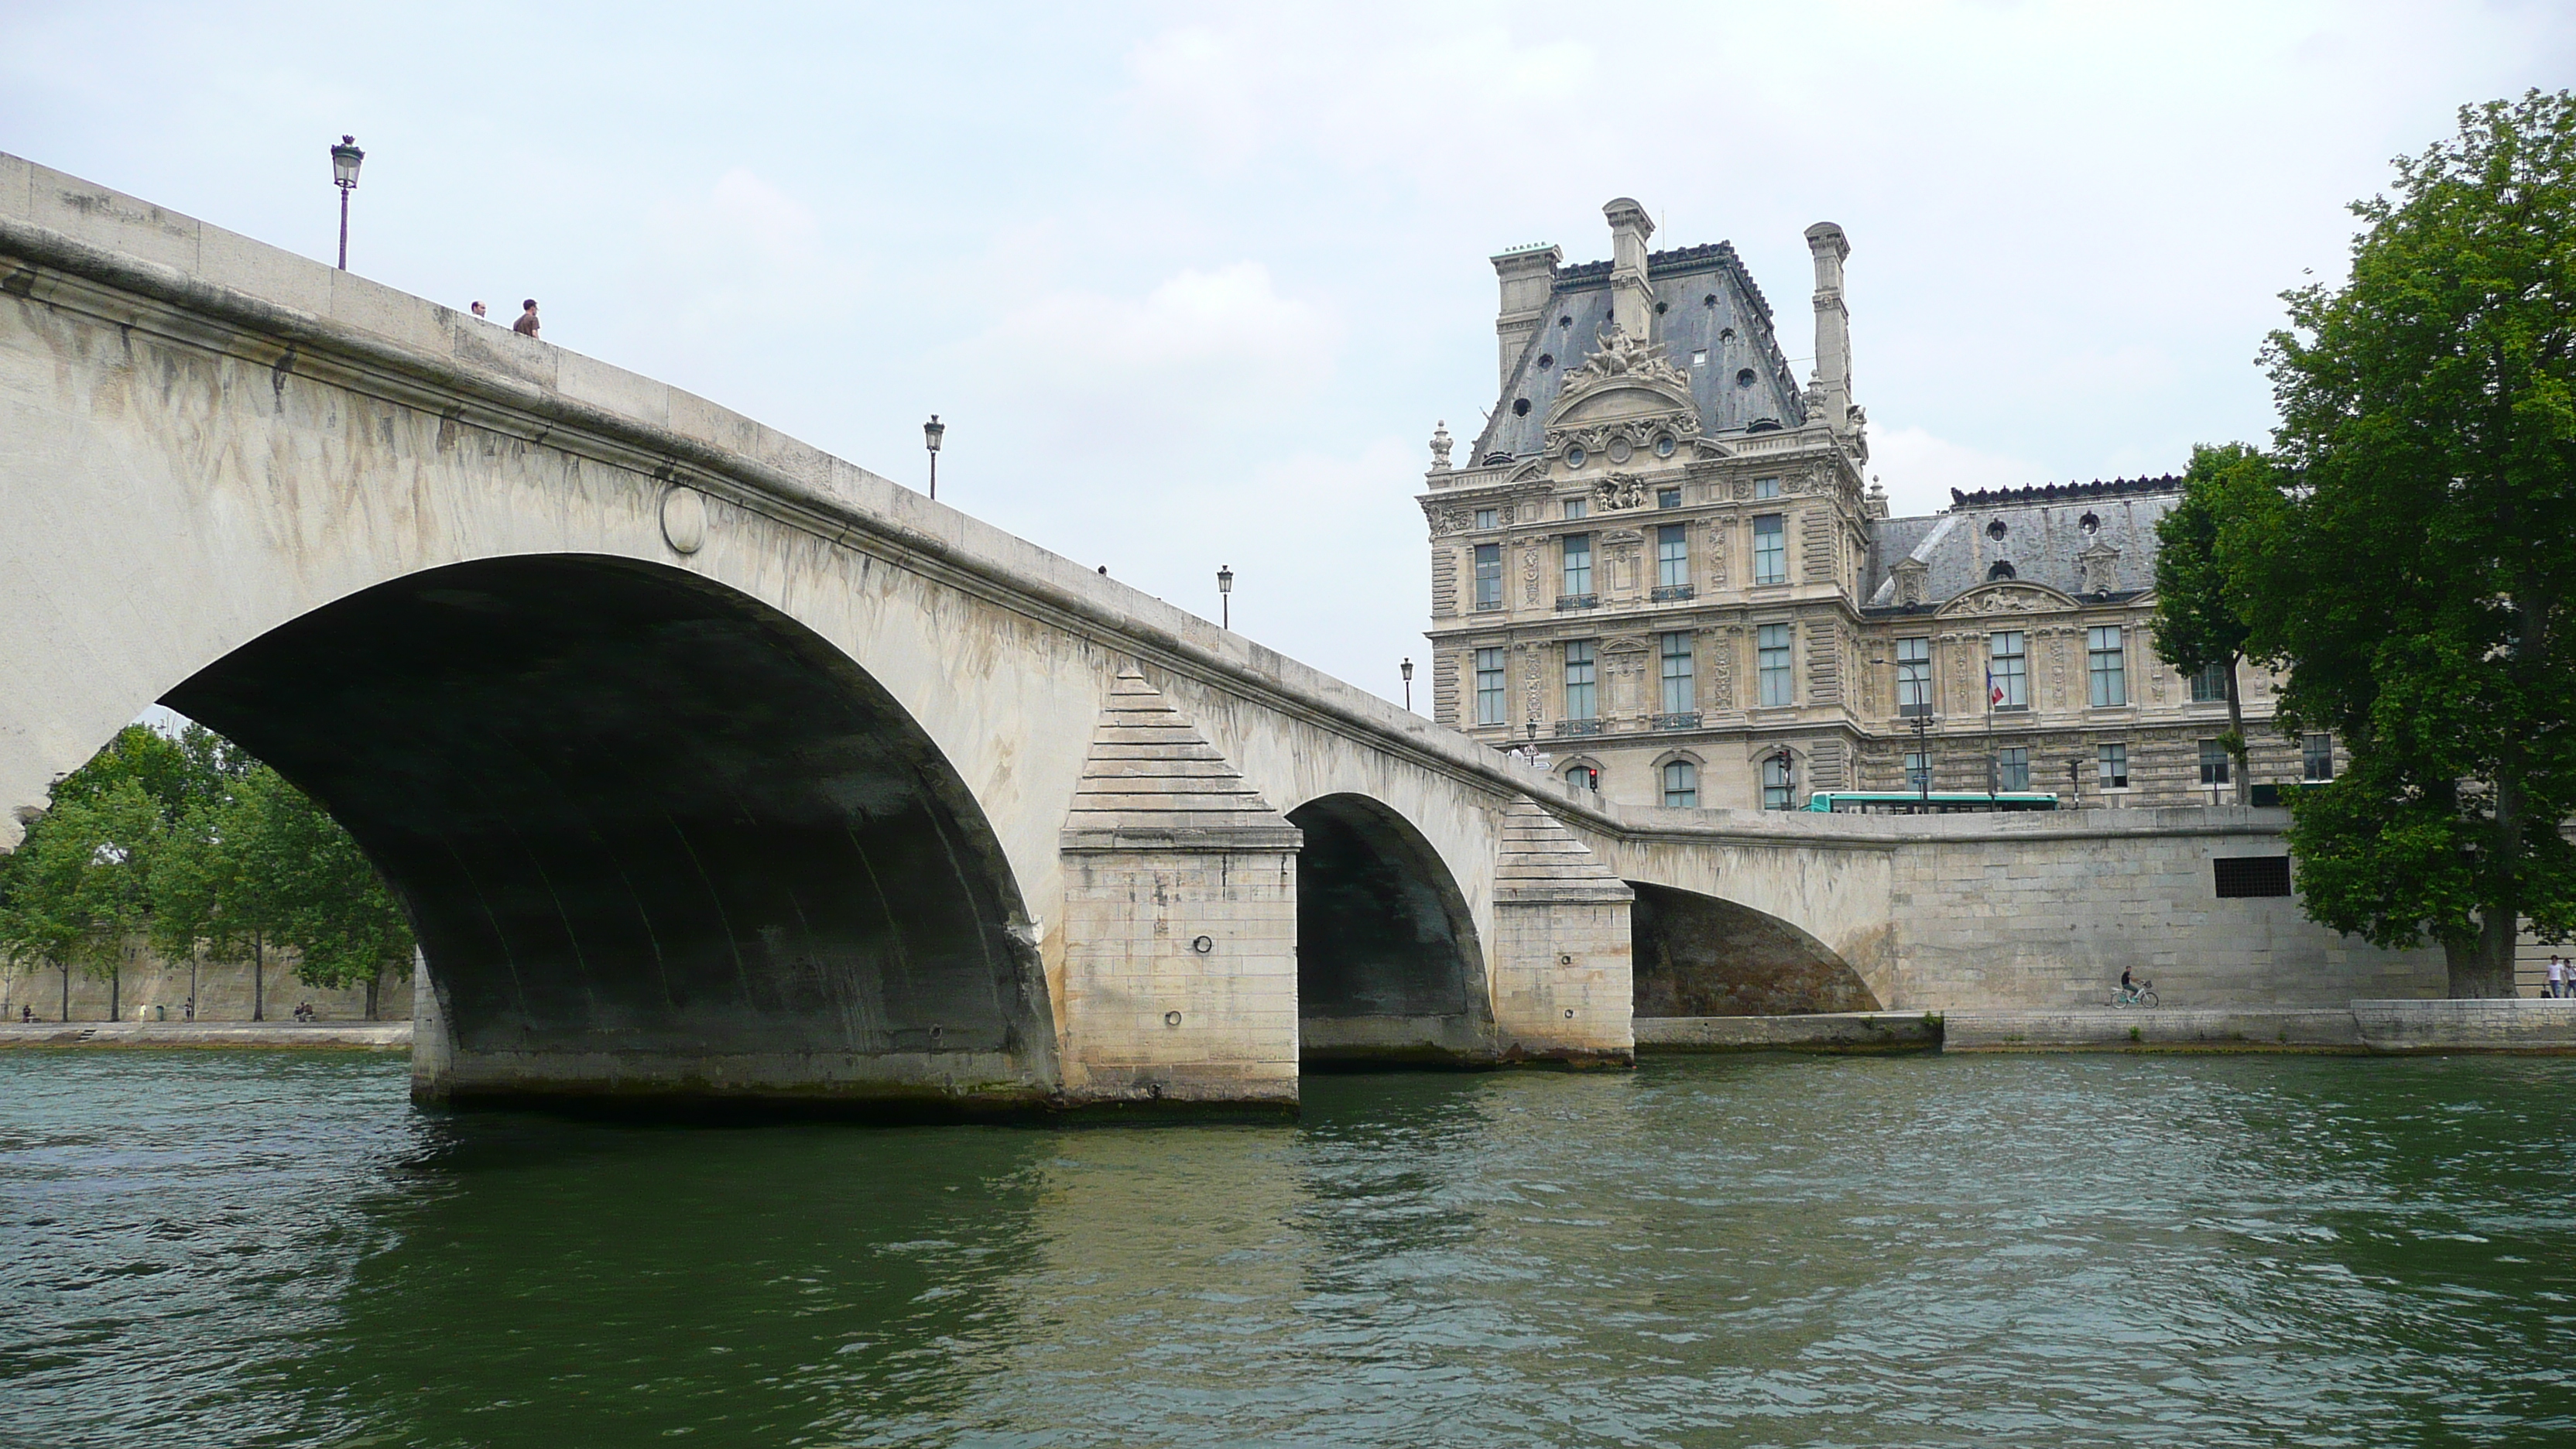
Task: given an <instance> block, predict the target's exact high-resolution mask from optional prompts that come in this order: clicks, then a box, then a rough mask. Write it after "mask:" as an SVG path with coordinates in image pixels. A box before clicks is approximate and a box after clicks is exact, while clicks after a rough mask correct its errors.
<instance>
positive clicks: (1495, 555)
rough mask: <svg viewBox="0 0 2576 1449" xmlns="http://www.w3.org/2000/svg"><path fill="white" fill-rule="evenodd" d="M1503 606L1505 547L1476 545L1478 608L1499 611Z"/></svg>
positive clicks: (1496, 544) (1495, 544) (1486, 544)
mask: <svg viewBox="0 0 2576 1449" xmlns="http://www.w3.org/2000/svg"><path fill="white" fill-rule="evenodd" d="M1502 606H1503V546H1502V545H1501V544H1499V543H1480V544H1478V545H1476V607H1477V608H1479V609H1499V608H1501V607H1502Z"/></svg>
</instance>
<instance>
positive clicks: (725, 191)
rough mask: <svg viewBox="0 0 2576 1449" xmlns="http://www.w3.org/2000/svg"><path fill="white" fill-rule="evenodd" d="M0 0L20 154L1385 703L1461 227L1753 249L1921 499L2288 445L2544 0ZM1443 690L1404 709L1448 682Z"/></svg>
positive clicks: (1409, 623) (1441, 403)
mask: <svg viewBox="0 0 2576 1449" xmlns="http://www.w3.org/2000/svg"><path fill="white" fill-rule="evenodd" d="M536 9H537V7H524V6H519V5H478V4H473V3H463V0H448V3H441V4H436V5H412V4H400V3H377V4H369V5H362V4H349V3H346V0H342V3H337V4H332V5H327V6H324V5H313V6H295V5H265V6H262V5H223V6H214V5H207V4H203V3H194V4H185V5H133V4H119V3H115V0H82V3H78V4H68V3H66V4H54V3H30V0H0V33H5V36H6V39H7V44H6V45H5V46H0V149H5V150H8V151H13V152H17V153H19V154H22V155H25V156H28V157H31V158H33V159H35V160H38V161H41V162H43V163H45V164H47V165H51V166H55V167H59V168H61V169H63V170H66V171H70V172H74V173H76V174H79V175H81V176H85V177H88V178H90V179H92V180H95V181H99V182H102V183H104V184H107V185H110V186H114V187H117V188H119V189H121V190H124V191H129V192H132V193H135V194H137V195H139V196H143V197H145V198H148V199H150V200H152V201H155V202H158V203H161V204H163V205H166V206H170V207H173V208H176V209H178V210H180V211H184V212H188V213H191V214H193V215H196V216H198V217H202V218H204V219H206V220H208V221H211V222H214V223H216V224H218V225H221V226H225V227H229V228H231V229H233V230H236V231H241V232H245V233H247V234H249V235H251V236H254V237H257V238H260V239H262V240H264V241H268V242H272V243H275V244H277V245H280V246H284V247H290V248H294V249H296V250H299V251H302V252H304V253H306V254H308V255H311V256H314V257H318V258H324V259H328V258H329V256H330V254H331V249H332V246H333V240H334V227H335V224H336V212H335V210H334V206H335V193H334V191H333V190H332V188H331V185H330V179H329V163H328V159H327V156H326V154H325V153H326V149H327V147H328V145H329V144H330V142H332V141H334V140H336V139H337V138H338V137H339V135H340V134H341V133H342V132H344V131H345V132H350V133H354V134H355V135H356V136H357V137H358V139H359V143H360V144H361V145H363V146H364V147H365V148H366V150H367V163H366V171H365V176H364V181H363V184H362V186H361V187H360V189H359V191H358V193H357V196H356V212H355V221H354V223H353V233H354V236H353V240H352V243H351V254H352V255H351V264H352V266H353V267H354V268H355V269H357V270H359V271H361V272H364V273H365V274H367V275H369V276H371V277H375V278H377V279H380V280H382V281H385V282H389V283H391V284H393V285H395V286H397V287H401V288H403V289H405V290H407V291H412V292H416V293H419V294H421V295H423V296H427V297H431V298H435V299H437V300H439V301H441V302H445V303H448V304H451V305H454V306H459V307H461V306H463V305H464V304H465V303H466V302H468V301H470V300H472V299H475V298H480V299H482V300H484V301H485V302H487V303H490V304H491V305H492V308H493V311H494V313H495V315H496V316H507V315H511V314H514V313H515V312H516V303H517V301H518V300H519V299H520V298H522V297H526V296H535V297H537V298H540V299H541V300H542V303H543V310H544V315H545V318H546V338H547V340H548V341H551V342H555V343H559V344H561V345H562V346H565V347H569V348H572V349H575V350H577V351H581V352H584V353H588V354H590V355H592V356H596V357H599V358H603V359H605V360H607V361H609V362H613V363H616V364H618V365H619V366H622V367H627V368H632V369H634V370H636V371H639V372H643V373H646V374H649V375H651V376H654V377H658V378H662V379H666V380H668V381H670V382H673V383H676V384H678V385H680V386H683V387H686V388H689V389H691V390H693V391H696V392H699V393H702V394H704V395H706V396H708V397H710V398H713V399H715V400H716V401H718V402H721V403H723V404H725V405H727V406H730V407H733V408H736V409H739V410H740V411H743V412H745V413H748V414H750V415H752V416H753V417H756V418H759V419H760V420H762V421H763V422H766V423H769V424H771V425H772V426H775V427H778V428H780V429H783V430H785V431H787V432H789V433H792V434H795V435H797V436H800V437H802V438H805V439H806V440H808V441H810V442H812V443H814V444H816V445H818V446H820V447H823V448H825V449H827V450H829V451H831V452H834V453H837V454H839V455H841V456H843V457H845V458H848V459H850V460H852V461H853V462H856V463H859V464H861V465H863V466H865V467H868V468H871V469H874V470H876V471H877V472H880V473H884V474H887V475H889V476H891V477H894V478H896V479H899V480H903V481H906V482H911V483H914V484H915V485H916V486H918V484H919V481H920V478H921V475H922V463H923V458H922V449H921V431H920V424H921V422H922V419H923V418H924V417H925V416H926V415H927V414H929V413H931V412H933V411H936V412H938V413H939V414H940V415H941V416H942V418H944V419H945V420H946V421H947V422H948V424H949V425H950V430H949V433H948V443H947V450H946V451H945V453H943V455H942V457H941V468H940V472H941V479H940V493H941V497H942V499H943V500H945V501H953V502H954V503H956V504H957V505H958V506H959V507H962V508H964V509H966V510H968V511H969V512H972V513H974V514H976V515H978V516H980V517H983V518H985V519H988V520H990V521H992V522H994V523H997V524H999V525H1001V526H1002V527H1005V528H1008V529H1010V530H1012V531H1014V532H1016V533H1020V534H1023V535H1025V536H1027V537H1029V538H1031V539H1034V540H1036V541H1037V542H1038V543H1040V544H1042V545H1044V546H1046V547H1048V548H1051V549H1054V550H1056V551H1058V552H1060V553H1064V554H1067V555H1070V556H1071V557H1073V558H1075V559H1077V560H1079V561H1081V562H1083V563H1085V564H1106V565H1108V566H1109V569H1110V571H1111V572H1112V573H1113V574H1114V575H1116V576H1117V577H1119V578H1121V579H1124V580H1126V581H1128V582H1130V583H1133V584H1136V585H1137V586H1139V587H1142V588H1145V589H1147V590H1149V591H1151V592H1153V593H1155V594H1158V595H1161V596H1163V597H1164V598H1167V599H1169V600H1171V601H1173V602H1174V603H1177V604H1180V605H1183V606H1185V607H1189V608H1193V609H1196V610H1198V611H1199V612H1202V613H1205V614H1208V615H1210V616H1213V615H1214V614H1215V612H1216V597H1215V587H1214V582H1213V576H1214V574H1215V572H1216V569H1217V567H1218V565H1220V564H1231V565H1232V566H1233V568H1234V569H1235V572H1236V574H1237V576H1238V582H1237V583H1236V586H1235V587H1236V592H1235V611H1234V616H1235V622H1236V625H1237V627H1238V628H1240V629H1241V630H1243V631H1244V632H1245V633H1248V634H1250V635H1252V636H1254V637H1256V638H1258V639H1260V640H1262V641H1263V642H1265V643H1267V644H1270V645H1273V646H1275V647H1277V648H1279V649H1282V650H1284V651H1286V652H1287V653H1289V654H1292V655H1295V656H1297V657H1299V658H1302V659H1305V660H1307V661H1309V662H1311V663H1313V664H1316V665H1318V666H1320V667H1322V668H1324V669H1326V670H1329V671H1331V672H1332V673H1335V674H1338V675H1340V676H1342V677H1343V678H1345V679H1349V680H1351V681H1353V682H1354V683H1357V684H1360V685H1363V686H1365V687H1367V688H1370V689H1373V690H1376V691H1377V692H1378V693H1381V694H1384V695H1387V696H1389V697H1390V698H1392V697H1395V696H1396V695H1397V694H1398V692H1399V688H1400V686H1399V685H1398V682H1397V675H1396V668H1395V665H1396V661H1397V659H1399V658H1400V657H1402V656H1404V655H1406V654H1412V655H1414V656H1415V657H1416V658H1417V659H1419V658H1420V657H1422V641H1421V639H1420V636H1419V630H1420V629H1421V627H1422V625H1423V622H1424V614H1425V611H1426V609H1427V607H1428V604H1427V600H1428V593H1429V585H1428V569H1427V565H1426V562H1425V558H1424V544H1423V526H1422V519H1421V514H1420V512H1419V509H1418V507H1417V506H1416V504H1415V503H1414V502H1413V497H1414V495H1415V494H1416V493H1417V492H1419V491H1420V489H1421V487H1422V478H1421V473H1422V469H1423V468H1424V467H1425V466H1426V465H1427V463H1428V454H1427V451H1426V448H1425V442H1424V440H1425V439H1426V438H1427V437H1428V436H1429V435H1430V432H1431V429H1432V425H1433V424H1434V423H1435V422H1437V421H1440V420H1442V419H1446V420H1447V422H1448V423H1449V426H1450V429H1451V431H1452V432H1455V433H1458V434H1460V435H1461V436H1462V437H1468V436H1472V435H1473V433H1474V432H1475V431H1476V429H1477V427H1478V425H1479V423H1480V420H1481V418H1482V416H1483V414H1484V411H1485V410H1486V409H1488V408H1490V407H1491V406H1492V405H1493V404H1494V401H1495V386H1496V385H1495V365H1494V332H1493V322H1494V305H1495V292H1494V283H1493V275H1492V271H1491V269H1490V267H1489V266H1488V265H1487V262H1486V258H1487V257H1488V256H1490V255H1491V254H1492V253H1494V252H1496V251H1499V250H1502V249H1504V248H1506V247H1510V246H1515V245H1519V244H1523V243H1529V242H1539V241H1552V242H1555V243H1557V244H1559V245H1561V246H1563V247H1564V248H1565V251H1566V256H1567V260H1568V261H1585V260H1590V259H1593V258H1597V257H1603V256H1607V255H1608V253H1609V242H1608V234H1607V231H1606V229H1605V227H1604V225H1603V222H1602V219H1601V204H1602V203H1603V202H1604V201H1606V200H1608V199H1609V198H1611V197H1613V196H1619V195H1629V196H1634V197H1636V198H1637V199H1638V200H1640V201H1642V202H1643V203H1644V204H1645V205H1646V207H1647V209H1648V210H1649V211H1650V212H1652V213H1653V214H1654V216H1655V217H1656V218H1657V220H1658V223H1659V225H1660V228H1661V229H1660V230H1659V231H1658V232H1657V234H1656V236H1655V241H1654V244H1655V245H1656V246H1657V247H1658V248H1662V247H1671V246H1685V245H1692V244H1696V243H1700V242H1707V241H1715V240H1719V239H1724V240H1729V241H1732V242H1733V243H1734V244H1735V246H1736V248H1737V250H1738V251H1739V252H1741V253H1742V254H1743V256H1744V257H1745V259H1746V261H1747V262H1748V263H1749V264H1750V266H1751V267H1752V269H1753V273H1754V276H1755V279H1756V281H1757V282H1758V283H1759V284H1760V285H1761V286H1762V287H1763V289H1764V290H1765V291H1766V293H1767V294H1768V295H1769V296H1770V298H1771V300H1772V303H1773V304H1774V306H1775V307H1776V308H1777V309H1778V310H1779V314H1780V323H1781V334H1782V336H1781V341H1782V345H1783V346H1784V348H1785V349H1786V350H1787V351H1788V353H1789V354H1790V356H1791V357H1793V358H1795V359H1798V363H1797V366H1798V371H1799V373H1800V375H1801V376H1804V374H1805V372H1806V366H1807V364H1806V358H1807V357H1808V355H1809V354H1810V353H1811V352H1812V351H1813V337H1812V327H1811V322H1810V317H1811V313H1810V312H1809V309H1808V303H1807V298H1808V292H1809V289H1810V285H1811V273H1810V270H1809V265H1808V261H1807V254H1806V249H1805V246H1804V243H1803V242H1802V240H1801V238H1800V233H1801V231H1802V230H1803V229H1804V228H1805V227H1806V226H1807V224H1808V223H1810V222H1814V221H1819V220H1831V221H1836V222H1840V223H1841V224H1842V225H1843V227H1844V228H1845V229H1846V231H1848V233H1849V234H1850V237H1851V242H1852V257H1851V261H1850V267H1849V284H1848V287H1849V297H1850V303H1851V309H1852V332H1853V346H1854V363H1853V370H1854V378H1855V384H1856V389H1855V390H1856V395H1857V398H1858V400H1859V401H1860V402H1861V403H1862V404H1863V405H1864V406H1865V407H1866V408H1867V409H1868V411H1869V416H1870V420H1871V441H1872V446H1873V450H1874V455H1875V456H1874V462H1873V471H1875V472H1876V473H1878V474H1879V475H1880V476H1881V477H1882V478H1883V479H1884V480H1885V482H1886V484H1887V487H1888V489H1889V491H1890V493H1891V494H1893V495H1894V498H1895V502H1896V506H1897V508H1898V510H1899V511H1900V512H1927V511H1931V510H1934V509H1936V508H1938V507H1940V506H1941V505H1942V504H1943V503H1946V501H1947V497H1948V494H1947V490H1948V489H1949V488H1951V487H1953V486H1961V487H1977V486H1992V485H2019V484H2024V483H2039V482H2048V481H2064V480H2068V479H2089V478H2095V477H2106V478H2107V477H2110V476H2113V475H2115V474H2137V473H2141V472H2146V473H2158V472H2164V471H2167V470H2171V469H2178V468H2179V467H2180V466H2181V464H2182V462H2183V461H2184V458H2185V456H2186V454H2187V451H2188V449H2189V447H2190V445H2191V444H2192V443H2193V442H2195V441H2220V440H2226V439H2233V438H2245V439H2258V438H2260V437H2261V436H2262V435H2263V434H2264V432H2265V430H2266V429H2267V428H2268V427H2269V425H2270V422H2271V412H2270V400H2269V392H2268V388H2267V386H2266V384H2265V382H2264V380H2263V378H2262V376H2261V374H2260V373H2259V372H2258V371H2257V370H2256V368H2255V365H2254V354H2255V350H2256V348H2257V347H2258V346H2259V344H2260V342H2261V339H2262V335H2263V333H2264V331H2265V330H2266V329H2267V328H2269V327H2271V326H2273V325H2275V324H2276V323H2277V321H2278V319H2279V317H2280V304H2279V302H2278V300H2277V294H2278V293H2279V292H2280V291H2281V290H2282V289H2284V288H2286V287H2290V286H2295V285H2297V284H2299V283H2300V282H2301V281H2302V280H2304V279H2305V278H2306V277H2307V275H2308V272H2309V269H2313V270H2314V272H2315V274H2316V275H2318V276H2322V277H2328V278H2333V277H2336V276H2339V275H2340V273H2341V270H2342V261H2343V257H2344V254H2345V249H2346V246H2347V244H2348V239H2349V236H2350V234H2351V231H2352V219H2351V217H2350V216H2349V215H2348V213H2347V212H2346V211H2345V210H2344V206H2345V203H2347V202H2349V201H2351V200H2352V199H2354V198H2356V197H2360V196H2364V195H2367V194H2370V193H2372V192H2375V191H2377V190H2380V189H2381V188H2382V187H2383V186H2384V185H2385V184H2386V181H2387V178H2388V175H2389V172H2388V166H2387V162H2388V158H2389V157H2390V156H2392V155H2394V154H2396V153H2398V152H2401V151H2417V150H2421V149H2422V148H2423V147H2424V146H2426V145H2427V144H2429V143H2431V142H2432V141H2434V140H2436V139H2438V138H2439V137H2441V136H2443V135H2444V134H2446V133H2448V132H2449V131H2450V130H2451V129H2452V126H2453V112H2454V110H2455V109H2456V108H2457V107H2458V106H2459V105H2461V104H2463V103H2467V102H2473V101H2478V100H2484V99H2489V98H2494V97H2499V96H2506V95H2512V94H2517V93H2519V92H2520V91H2522V90H2523V89H2524V88H2526V87H2529V86H2533V85H2543V86H2550V85H2557V84H2563V83H2565V82H2566V80H2567V78H2568V77H2569V76H2570V75H2576V23H2571V21H2570V18H2569V15H2570V8H2569V7H2567V6H2565V5H2563V4H2555V5H2553V4H2528V5H2523V4H2494V5H2471V4H2461V5H2434V4H2412V5H2370V4H2361V3H2343V4H2280V5H2267V4H2256V3H2248V0H2235V3H2227V4H2213V5H2189V4H2167V3H2159V4H2155V5H2138V6H2129V7H2114V6H2107V5H2098V4H2063V5H2056V4H2011V3H1985V4H1956V5H1947V6H1943V5H1933V4H1908V5H1888V6H1874V5H1833V4H1814V3H1810V4H1795V5H1792V4H1781V5H1731V4H1696V5H1672V6H1664V5H1655V4H1646V3H1636V4H1628V5H1608V4H1592V5H1582V6H1570V5H1565V4H1561V3H1560V4H1550V5H1527V6H1516V5H1507V4H1480V5H1455V6H1442V5H1406V4H1401V3H1392V0H1381V3H1373V4H1365V5H1354V6H1349V7H1334V6H1324V5H1303V4H1300V5H1280V4H1276V3H1270V4H1260V5H1244V6H1235V5H1226V4H1217V3H1204V0H1203V3H1192V4H1186V5H1182V4H1169V5H1156V4H1146V5H1130V6H1118V5H1109V4H1100V3H1087V4H1082V5H1078V6H1076V5H1064V6H1054V7H1017V6H1000V5H991V6H984V5H963V4H958V5H943V6H930V5H919V4H910V5H887V6H863V5H813V6H787V5H778V6H755V5H728V6H722V7H718V6H700V7H684V8H673V9H667V10H666V9H661V8H658V7H654V6H650V5H642V4H633V3H629V4H617V5H599V6H578V5H554V6H547V7H543V13H542V14H537V13H532V12H534V11H535V10H536ZM1418 703H1419V704H1420V705H1421V706H1422V707H1423V708H1425V709H1426V710H1427V708H1428V704H1429V701H1428V690H1427V689H1425V690H1423V691H1421V698H1420V699H1419V701H1418Z"/></svg>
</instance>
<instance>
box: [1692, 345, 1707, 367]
mask: <svg viewBox="0 0 2576 1449" xmlns="http://www.w3.org/2000/svg"><path fill="white" fill-rule="evenodd" d="M1691 366H1693V367H1706V366H1708V349H1707V348H1705V347H1702V348H1699V349H1697V350H1695V351H1693V352H1692V353H1691Z"/></svg>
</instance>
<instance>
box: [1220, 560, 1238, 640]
mask: <svg viewBox="0 0 2576 1449" xmlns="http://www.w3.org/2000/svg"><path fill="white" fill-rule="evenodd" d="M1216 610H1217V613H1216V626H1217V627H1218V628H1220V629H1231V628H1233V627H1234V570H1233V569H1231V568H1228V567H1227V566H1225V565H1224V564H1219V565H1217V568H1216Z"/></svg>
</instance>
